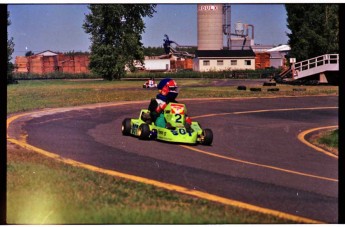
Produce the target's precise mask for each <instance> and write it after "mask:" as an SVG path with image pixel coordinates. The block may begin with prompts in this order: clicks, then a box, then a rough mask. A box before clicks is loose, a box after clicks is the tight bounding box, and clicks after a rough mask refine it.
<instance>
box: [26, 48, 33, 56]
mask: <svg viewBox="0 0 345 227" xmlns="http://www.w3.org/2000/svg"><path fill="white" fill-rule="evenodd" d="M32 55H35V53H34V52H32V51H31V50H29V51H27V52H26V53H25V57H29V56H32Z"/></svg>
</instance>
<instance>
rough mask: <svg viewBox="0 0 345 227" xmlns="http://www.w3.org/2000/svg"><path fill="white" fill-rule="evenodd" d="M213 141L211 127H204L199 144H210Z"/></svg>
mask: <svg viewBox="0 0 345 227" xmlns="http://www.w3.org/2000/svg"><path fill="white" fill-rule="evenodd" d="M212 141H213V132H212V130H211V129H208V128H206V129H204V130H203V131H202V135H201V144H202V145H211V144H212Z"/></svg>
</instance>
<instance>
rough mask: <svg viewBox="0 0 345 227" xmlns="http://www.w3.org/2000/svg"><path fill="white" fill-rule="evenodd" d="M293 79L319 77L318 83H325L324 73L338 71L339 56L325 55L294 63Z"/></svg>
mask: <svg viewBox="0 0 345 227" xmlns="http://www.w3.org/2000/svg"><path fill="white" fill-rule="evenodd" d="M292 71H293V72H294V73H293V79H294V80H297V79H302V78H304V79H307V77H310V76H315V75H318V76H319V82H320V83H327V78H326V72H332V71H339V54H325V55H322V56H318V57H315V58H311V59H308V60H305V61H300V62H297V63H295V67H294V70H292Z"/></svg>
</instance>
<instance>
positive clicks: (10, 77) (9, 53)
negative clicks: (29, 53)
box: [7, 11, 14, 84]
mask: <svg viewBox="0 0 345 227" xmlns="http://www.w3.org/2000/svg"><path fill="white" fill-rule="evenodd" d="M9 17H10V13H9V12H8V11H7V26H10V25H11V21H10V20H9ZM7 37H8V32H7ZM13 51H14V43H13V37H11V38H10V39H8V38H7V84H11V83H13V82H14V80H13V69H14V65H13V63H12V62H11V60H12V53H13Z"/></svg>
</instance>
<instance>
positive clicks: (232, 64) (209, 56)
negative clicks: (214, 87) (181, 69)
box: [193, 49, 255, 72]
mask: <svg viewBox="0 0 345 227" xmlns="http://www.w3.org/2000/svg"><path fill="white" fill-rule="evenodd" d="M246 69H248V70H254V69H255V53H254V52H253V51H252V50H251V49H249V50H197V51H196V53H195V58H194V64H193V70H194V71H199V72H207V71H225V70H246Z"/></svg>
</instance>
